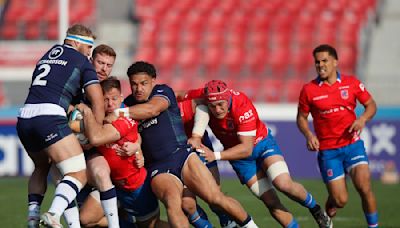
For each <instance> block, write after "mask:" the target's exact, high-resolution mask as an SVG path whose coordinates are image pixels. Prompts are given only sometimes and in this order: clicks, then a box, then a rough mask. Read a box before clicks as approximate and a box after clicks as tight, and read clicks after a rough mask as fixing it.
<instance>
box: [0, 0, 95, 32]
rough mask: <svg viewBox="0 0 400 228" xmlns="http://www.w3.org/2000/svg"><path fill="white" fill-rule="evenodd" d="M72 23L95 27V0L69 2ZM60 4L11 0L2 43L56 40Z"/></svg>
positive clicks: (8, 2) (6, 10)
mask: <svg viewBox="0 0 400 228" xmlns="http://www.w3.org/2000/svg"><path fill="white" fill-rule="evenodd" d="M69 8H70V9H69V12H70V15H69V17H70V18H69V19H70V20H69V21H70V23H71V24H73V23H77V22H80V23H84V24H89V25H91V24H94V22H95V9H96V1H95V0H85V1H80V0H70V4H69ZM57 21H58V1H52V0H12V1H7V4H5V7H4V12H3V17H2V23H1V26H0V37H1V39H2V40H42V39H44V40H55V39H57V38H58V36H57Z"/></svg>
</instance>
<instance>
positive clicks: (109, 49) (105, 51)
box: [92, 44, 117, 58]
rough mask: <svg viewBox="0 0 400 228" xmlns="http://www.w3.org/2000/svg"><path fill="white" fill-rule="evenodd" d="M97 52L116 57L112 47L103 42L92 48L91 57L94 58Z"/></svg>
mask: <svg viewBox="0 0 400 228" xmlns="http://www.w3.org/2000/svg"><path fill="white" fill-rule="evenodd" d="M98 54H106V55H108V56H112V57H114V58H116V57H117V53H115V51H114V49H113V48H112V47H110V46H108V45H105V44H100V45H98V46H96V47H95V48H94V49H93V52H92V58H95V57H96V55H98Z"/></svg>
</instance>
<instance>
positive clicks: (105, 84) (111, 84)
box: [100, 76, 121, 93]
mask: <svg viewBox="0 0 400 228" xmlns="http://www.w3.org/2000/svg"><path fill="white" fill-rule="evenodd" d="M100 85H101V88H102V89H103V93H106V92H108V91H110V90H111V89H113V88H115V89H118V90H119V91H120V92H121V82H120V81H119V80H118V78H117V77H115V76H110V77H108V78H107V79H105V80H103V81H101V82H100Z"/></svg>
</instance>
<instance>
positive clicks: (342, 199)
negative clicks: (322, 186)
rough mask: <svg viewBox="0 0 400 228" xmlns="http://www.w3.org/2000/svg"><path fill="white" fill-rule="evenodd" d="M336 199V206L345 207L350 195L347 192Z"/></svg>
mask: <svg viewBox="0 0 400 228" xmlns="http://www.w3.org/2000/svg"><path fill="white" fill-rule="evenodd" d="M333 200H334V201H335V206H336V207H338V208H343V207H344V206H345V205H346V204H347V200H348V196H347V194H341V195H339V196H337V197H335V198H334V199H333Z"/></svg>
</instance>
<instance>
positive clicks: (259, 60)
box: [245, 46, 268, 75]
mask: <svg viewBox="0 0 400 228" xmlns="http://www.w3.org/2000/svg"><path fill="white" fill-rule="evenodd" d="M245 56H246V57H245V63H246V66H247V67H248V69H249V73H251V74H256V75H260V74H261V75H262V73H265V71H266V69H267V63H268V51H267V48H266V47H262V46H259V47H257V46H254V47H251V48H250V49H248V50H247V53H246V55H245Z"/></svg>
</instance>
